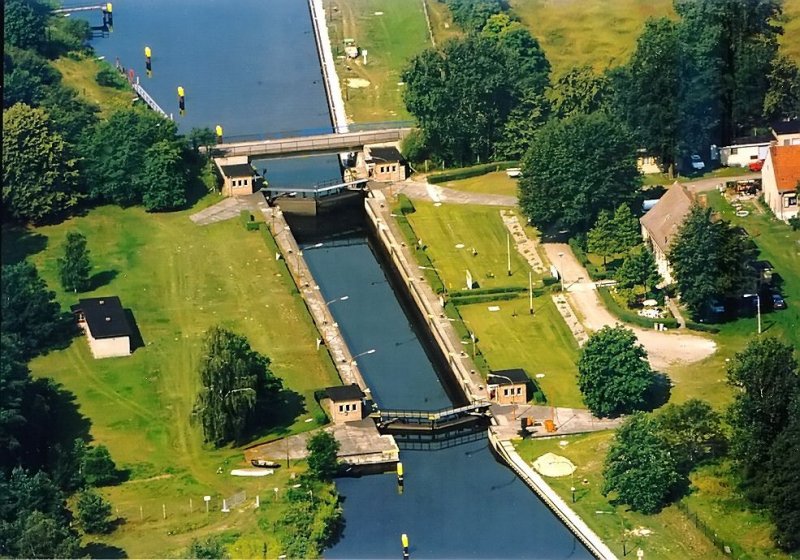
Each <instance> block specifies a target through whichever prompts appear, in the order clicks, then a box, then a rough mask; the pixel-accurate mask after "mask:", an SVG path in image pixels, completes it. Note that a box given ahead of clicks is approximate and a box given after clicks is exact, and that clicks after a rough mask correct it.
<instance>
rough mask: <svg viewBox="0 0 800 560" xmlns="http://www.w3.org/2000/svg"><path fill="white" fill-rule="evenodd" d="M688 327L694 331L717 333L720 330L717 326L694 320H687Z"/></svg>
mask: <svg viewBox="0 0 800 560" xmlns="http://www.w3.org/2000/svg"><path fill="white" fill-rule="evenodd" d="M686 328H687V329H690V330H693V331H700V332H707V333H712V334H716V333H718V332H719V329H718V328H717V327H712V326H711V325H704V324H703V323H695V322H694V321H686Z"/></svg>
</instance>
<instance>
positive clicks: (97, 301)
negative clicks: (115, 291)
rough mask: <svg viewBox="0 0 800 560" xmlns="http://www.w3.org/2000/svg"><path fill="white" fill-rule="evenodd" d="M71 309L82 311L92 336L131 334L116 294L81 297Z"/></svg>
mask: <svg viewBox="0 0 800 560" xmlns="http://www.w3.org/2000/svg"><path fill="white" fill-rule="evenodd" d="M71 309H72V312H73V313H83V316H84V317H85V318H86V324H87V325H88V327H89V331H91V333H92V336H93V337H94V338H116V337H119V336H131V334H133V329H131V326H130V324H129V323H128V319H127V317H125V310H124V309H122V303H121V302H120V301H119V298H118V297H117V296H108V297H97V298H86V299H81V300H78V303H77V304H76V305H73V306H72V307H71Z"/></svg>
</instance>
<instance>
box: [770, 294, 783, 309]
mask: <svg viewBox="0 0 800 560" xmlns="http://www.w3.org/2000/svg"><path fill="white" fill-rule="evenodd" d="M772 309H786V300H785V299H783V296H782V295H780V294H776V293H773V294H772Z"/></svg>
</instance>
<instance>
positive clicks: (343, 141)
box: [212, 128, 413, 158]
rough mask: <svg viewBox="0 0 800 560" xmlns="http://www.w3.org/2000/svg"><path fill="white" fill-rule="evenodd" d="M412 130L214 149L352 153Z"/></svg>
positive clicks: (261, 153) (254, 154)
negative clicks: (367, 145)
mask: <svg viewBox="0 0 800 560" xmlns="http://www.w3.org/2000/svg"><path fill="white" fill-rule="evenodd" d="M411 130H413V129H412V128H386V129H381V130H366V131H357V132H342V133H331V134H318V135H314V136H301V137H295V138H277V139H270V140H257V141H251V142H231V143H222V144H217V145H216V146H214V147H213V148H212V150H213V151H214V152H215V153H216V154H219V155H222V156H226V157H229V156H248V157H251V158H259V157H270V156H273V157H274V156H285V155H292V154H296V155H307V154H314V153H336V152H349V151H355V150H360V149H361V148H363V147H364V145H365V144H381V143H385V142H397V141H398V140H402V139H403V138H405V137H406V135H407V134H408V133H409V132H411Z"/></svg>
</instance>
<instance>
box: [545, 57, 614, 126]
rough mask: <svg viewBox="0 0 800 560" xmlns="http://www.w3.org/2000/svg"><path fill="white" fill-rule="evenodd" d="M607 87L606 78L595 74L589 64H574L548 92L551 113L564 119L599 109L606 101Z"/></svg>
mask: <svg viewBox="0 0 800 560" xmlns="http://www.w3.org/2000/svg"><path fill="white" fill-rule="evenodd" d="M608 88H609V81H608V78H607V77H606V76H602V75H598V74H595V73H594V70H592V67H591V66H589V65H585V66H574V67H572V68H570V69H569V70H567V72H566V73H564V74H562V75H561V76H560V77H559V78H558V80H556V82H555V83H554V84H553V87H552V88H551V90H550V92H549V98H550V101H551V103H552V106H553V113H554V114H555V115H557V116H558V117H559V118H561V119H564V118H566V117H571V116H572V115H579V114H583V115H587V114H589V113H594V112H595V111H599V110H600V109H601V108H603V106H604V104H605V103H606V96H607V95H608Z"/></svg>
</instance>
